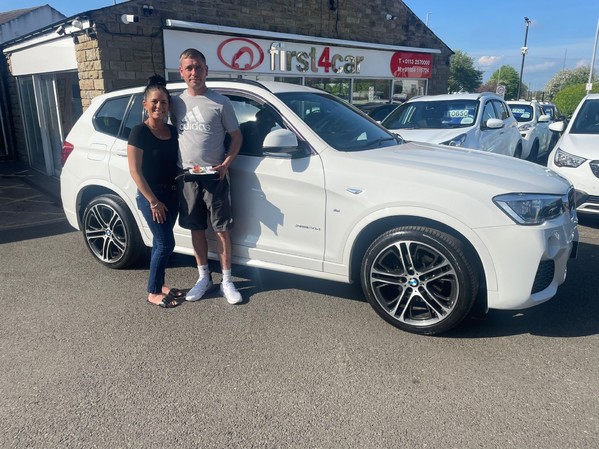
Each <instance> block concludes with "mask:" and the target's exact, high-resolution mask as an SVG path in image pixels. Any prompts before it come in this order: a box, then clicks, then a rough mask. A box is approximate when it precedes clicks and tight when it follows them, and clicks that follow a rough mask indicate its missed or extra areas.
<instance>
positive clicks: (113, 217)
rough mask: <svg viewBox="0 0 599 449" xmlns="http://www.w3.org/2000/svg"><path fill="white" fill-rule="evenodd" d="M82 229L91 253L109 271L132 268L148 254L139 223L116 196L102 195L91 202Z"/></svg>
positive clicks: (84, 216)
mask: <svg viewBox="0 0 599 449" xmlns="http://www.w3.org/2000/svg"><path fill="white" fill-rule="evenodd" d="M81 228H82V233H83V239H84V241H85V245H86V246H87V249H89V251H90V252H91V253H92V255H93V256H94V257H95V258H96V260H98V261H99V262H100V263H102V264H103V265H105V266H107V267H109V268H114V269H119V268H125V267H128V266H130V265H132V264H134V263H135V262H137V260H138V258H139V257H140V256H141V254H144V253H145V251H144V249H145V246H144V244H143V241H142V239H141V235H140V233H139V229H138V228H137V225H136V222H135V219H134V218H133V215H132V214H131V211H130V210H129V208H128V207H127V205H126V204H125V202H124V201H123V200H122V199H121V198H119V197H118V196H116V195H101V196H98V197H96V198H94V199H93V200H92V201H90V203H89V204H88V205H87V207H86V208H85V211H84V212H83V220H82V227H81Z"/></svg>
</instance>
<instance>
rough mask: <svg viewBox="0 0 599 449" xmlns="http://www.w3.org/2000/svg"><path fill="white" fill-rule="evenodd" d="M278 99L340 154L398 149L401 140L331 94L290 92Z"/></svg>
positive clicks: (280, 95)
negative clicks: (392, 147)
mask: <svg viewBox="0 0 599 449" xmlns="http://www.w3.org/2000/svg"><path fill="white" fill-rule="evenodd" d="M278 97H279V98H280V99H281V100H282V101H283V102H284V103H285V104H286V105H287V106H289V107H290V108H291V109H292V110H293V111H294V112H295V114H296V115H298V116H299V117H300V118H301V119H302V120H304V122H305V123H306V125H308V126H309V127H310V128H311V129H312V130H313V131H314V132H315V133H316V134H318V136H319V137H320V138H321V139H322V140H324V141H325V142H326V143H327V144H328V145H330V146H331V147H333V148H335V149H338V150H340V151H362V150H370V149H374V148H379V147H383V146H390V145H397V143H398V138H397V137H396V136H394V135H393V134H391V133H389V132H388V131H386V130H385V129H383V128H381V127H380V126H379V125H378V124H376V123H374V122H372V121H370V120H368V119H366V118H365V117H364V116H362V115H361V114H359V113H357V112H356V111H355V110H354V109H353V108H351V107H350V106H349V105H348V104H347V103H345V102H344V101H343V100H339V99H337V98H336V97H333V96H331V95H327V94H319V93H312V92H310V93H307V92H287V93H283V94H279V95H278Z"/></svg>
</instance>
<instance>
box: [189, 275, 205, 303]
mask: <svg viewBox="0 0 599 449" xmlns="http://www.w3.org/2000/svg"><path fill="white" fill-rule="evenodd" d="M211 288H212V281H211V280H210V276H206V277H205V278H202V279H198V282H196V285H194V286H193V287H192V289H191V290H189V291H188V292H187V295H186V296H185V299H186V300H187V301H197V300H198V299H201V298H202V296H204V295H205V294H206V292H207V291H208V290H210V289H211Z"/></svg>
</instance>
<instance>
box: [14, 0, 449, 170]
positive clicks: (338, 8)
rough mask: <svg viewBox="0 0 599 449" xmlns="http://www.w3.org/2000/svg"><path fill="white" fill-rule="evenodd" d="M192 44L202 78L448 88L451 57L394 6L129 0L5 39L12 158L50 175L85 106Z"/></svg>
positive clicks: (397, 91)
mask: <svg viewBox="0 0 599 449" xmlns="http://www.w3.org/2000/svg"><path fill="white" fill-rule="evenodd" d="M188 47H195V48H198V49H199V50H201V51H202V52H203V53H204V54H205V55H206V59H207V63H208V66H209V71H210V72H209V77H243V78H250V79H255V80H279V81H285V82H290V83H298V84H304V85H308V86H313V87H316V88H320V89H324V90H327V91H329V92H331V93H333V94H335V95H338V96H339V97H341V98H343V99H345V100H347V101H349V102H352V103H367V102H389V101H393V100H395V101H400V100H404V99H406V98H409V97H412V96H414V95H424V94H437V93H445V92H447V81H448V77H449V60H450V57H451V55H452V51H451V49H450V48H449V47H447V45H445V44H444V43H443V42H442V41H441V40H440V39H439V38H438V37H437V36H436V35H435V34H434V33H433V32H432V31H431V30H430V29H429V28H428V27H427V26H426V25H425V24H424V23H423V22H422V21H421V20H420V19H419V18H418V17H417V16H416V15H414V13H413V12H412V11H411V10H410V9H409V8H408V7H407V6H406V5H405V4H404V3H403V2H401V1H398V0H377V1H375V2H365V1H363V0H345V1H343V2H340V1H338V0H299V1H298V0H294V1H289V0H279V1H277V2H250V1H249V0H212V1H204V0H195V1H194V0H131V1H126V2H122V3H118V4H115V5H113V6H109V7H106V8H102V9H97V10H93V11H85V12H82V13H80V14H78V15H76V16H73V17H69V18H66V19H63V20H60V21H57V22H55V23H54V24H52V25H51V26H48V27H45V28H43V29H40V30H37V31H34V32H31V33H29V34H27V35H25V36H21V37H19V38H16V39H13V40H11V41H9V42H6V43H5V44H4V46H3V49H2V50H3V53H4V55H5V59H6V62H7V73H6V74H5V77H6V82H7V85H8V90H9V92H10V100H11V101H10V104H11V114H12V117H11V119H12V123H13V125H14V136H15V139H14V140H15V147H16V148H15V149H14V155H15V158H17V159H19V160H22V161H26V162H28V163H29V165H30V166H31V167H33V168H35V169H37V170H39V171H40V172H42V173H45V174H47V175H50V176H58V175H59V174H60V154H61V149H62V142H63V140H64V138H65V136H66V135H67V134H68V132H69V130H70V128H71V127H72V125H73V123H74V122H75V120H76V119H77V118H78V117H79V115H80V114H81V112H82V110H83V109H85V108H86V107H87V106H88V105H89V104H90V102H91V100H92V99H93V98H94V97H95V96H97V95H100V94H102V93H104V92H109V91H112V90H115V89H119V88H124V87H130V86H134V85H139V84H144V83H145V82H146V80H147V78H148V76H150V75H152V74H154V73H159V74H163V75H164V76H165V77H166V78H167V79H168V80H179V79H180V77H179V72H178V65H179V62H178V58H179V55H180V53H181V51H183V50H184V49H186V48H188Z"/></svg>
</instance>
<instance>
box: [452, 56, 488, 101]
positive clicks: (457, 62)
mask: <svg viewBox="0 0 599 449" xmlns="http://www.w3.org/2000/svg"><path fill="white" fill-rule="evenodd" d="M482 79H483V72H482V71H480V70H476V69H475V68H474V60H473V59H472V58H471V57H470V56H468V55H467V54H466V53H464V52H463V51H461V50H456V51H455V54H454V55H453V56H452V57H451V61H450V63H449V83H448V84H449V89H448V91H449V92H459V91H466V92H475V91H476V89H477V88H478V87H479V86H480V85H481V83H482Z"/></svg>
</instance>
